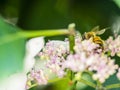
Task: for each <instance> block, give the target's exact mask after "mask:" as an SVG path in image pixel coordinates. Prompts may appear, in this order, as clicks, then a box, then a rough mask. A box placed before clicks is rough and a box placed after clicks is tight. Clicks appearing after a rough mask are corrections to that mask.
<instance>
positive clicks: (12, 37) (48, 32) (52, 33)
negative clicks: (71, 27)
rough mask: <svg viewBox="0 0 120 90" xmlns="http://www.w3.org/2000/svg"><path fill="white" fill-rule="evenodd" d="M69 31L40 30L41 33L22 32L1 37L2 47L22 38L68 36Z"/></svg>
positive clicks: (0, 43)
mask: <svg viewBox="0 0 120 90" xmlns="http://www.w3.org/2000/svg"><path fill="white" fill-rule="evenodd" d="M68 34H69V31H68V30H67V29H61V30H60V29H58V30H40V31H20V32H17V33H14V34H8V35H5V36H2V37H0V45H3V44H5V43H9V42H12V41H15V40H18V39H22V38H31V37H37V36H57V35H68Z"/></svg>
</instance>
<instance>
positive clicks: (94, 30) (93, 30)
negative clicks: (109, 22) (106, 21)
mask: <svg viewBox="0 0 120 90" xmlns="http://www.w3.org/2000/svg"><path fill="white" fill-rule="evenodd" d="M99 29H100V27H99V26H95V27H94V28H93V29H92V30H91V31H92V32H97V31H99Z"/></svg>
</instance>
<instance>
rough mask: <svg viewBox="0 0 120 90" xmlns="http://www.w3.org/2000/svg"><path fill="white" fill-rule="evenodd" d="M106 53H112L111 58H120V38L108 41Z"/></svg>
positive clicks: (110, 38)
mask: <svg viewBox="0 0 120 90" xmlns="http://www.w3.org/2000/svg"><path fill="white" fill-rule="evenodd" d="M106 51H108V52H110V54H111V56H115V54H117V55H118V56H120V36H117V37H116V38H115V39H113V37H112V36H111V37H109V38H108V39H107V40H106Z"/></svg>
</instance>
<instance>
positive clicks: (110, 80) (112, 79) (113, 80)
mask: <svg viewBox="0 0 120 90" xmlns="http://www.w3.org/2000/svg"><path fill="white" fill-rule="evenodd" d="M117 83H120V81H119V80H118V79H117V77H116V75H112V76H111V77H110V78H109V79H108V80H107V81H106V82H105V86H106V85H112V84H117ZM110 90H120V88H114V89H110Z"/></svg>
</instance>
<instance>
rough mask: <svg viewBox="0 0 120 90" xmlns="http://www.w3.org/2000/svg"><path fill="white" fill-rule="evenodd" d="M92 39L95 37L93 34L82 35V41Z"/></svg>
mask: <svg viewBox="0 0 120 90" xmlns="http://www.w3.org/2000/svg"><path fill="white" fill-rule="evenodd" d="M92 37H93V38H94V37H95V32H87V33H86V32H85V34H84V35H83V39H87V40H88V39H90V38H92Z"/></svg>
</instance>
